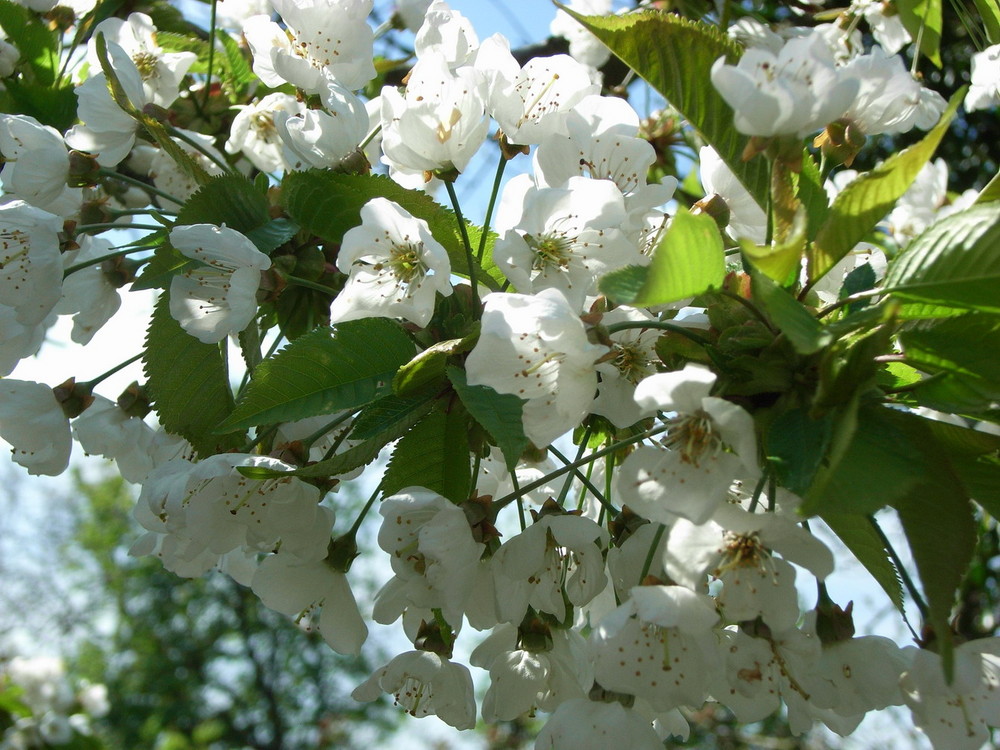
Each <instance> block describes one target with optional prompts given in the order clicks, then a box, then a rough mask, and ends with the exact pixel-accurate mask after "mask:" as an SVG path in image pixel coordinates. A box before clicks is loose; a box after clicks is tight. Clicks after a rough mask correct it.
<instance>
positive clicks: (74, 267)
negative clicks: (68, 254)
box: [63, 247, 150, 279]
mask: <svg viewBox="0 0 1000 750" xmlns="http://www.w3.org/2000/svg"><path fill="white" fill-rule="evenodd" d="M149 249H150V248H148V247H134V248H131V249H129V250H119V251H118V252H116V253H108V254H107V255H100V256H98V257H96V258H91V259H90V260H86V261H84V262H83V263H77V264H76V265H72V266H70V267H69V268H67V269H66V270H65V271H63V278H64V279H65V278H66V277H67V276H69V275H70V274H71V273H76V272H77V271H82V270H83V269H84V268H90V267H91V266H96V265H100V264H101V263H103V262H104V261H106V260H114V259H115V258H121V257H123V256H125V255H129V254H131V253H138V252H145V251H146V250H149Z"/></svg>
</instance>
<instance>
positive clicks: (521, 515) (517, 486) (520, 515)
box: [498, 469, 528, 531]
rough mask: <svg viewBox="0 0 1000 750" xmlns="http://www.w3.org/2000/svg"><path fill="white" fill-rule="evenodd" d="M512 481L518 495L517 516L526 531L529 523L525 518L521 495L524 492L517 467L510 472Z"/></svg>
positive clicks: (522, 528)
mask: <svg viewBox="0 0 1000 750" xmlns="http://www.w3.org/2000/svg"><path fill="white" fill-rule="evenodd" d="M510 483H511V484H512V485H513V486H514V493H515V494H516V495H517V518H518V520H519V521H520V522H521V531H524V530H525V528H527V526H528V524H527V523H526V521H525V518H524V505H523V504H522V503H521V495H522V494H523V493H522V492H521V486H520V484H519V483H518V481H517V470H516V469H515V470H514V471H512V472H511V473H510ZM498 510H499V508H498Z"/></svg>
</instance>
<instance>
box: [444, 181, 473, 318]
mask: <svg viewBox="0 0 1000 750" xmlns="http://www.w3.org/2000/svg"><path fill="white" fill-rule="evenodd" d="M444 186H445V188H446V189H447V190H448V198H450V199H451V207H452V208H454V209H455V218H456V219H457V221H458V231H459V233H461V235H462V244H463V245H465V257H466V259H467V260H468V263H469V285H470V286H471V287H472V314H473V317H474V318H475V319H476V320H478V319H479V317H480V314H481V312H482V311H481V310H480V304H479V283H478V282H477V281H476V266H478V265H479V264H478V263H476V259H475V257H474V256H473V254H472V243H471V242H470V241H469V229H468V227H467V226H466V224H465V217H463V216H462V207H461V206H460V205H459V203H458V195H457V194H456V193H455V186H454V184H452V183H451V182H450V181H448V180H445V183H444Z"/></svg>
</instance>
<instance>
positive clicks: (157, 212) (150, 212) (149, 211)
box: [109, 208, 177, 218]
mask: <svg viewBox="0 0 1000 750" xmlns="http://www.w3.org/2000/svg"><path fill="white" fill-rule="evenodd" d="M109 213H110V214H111V215H112V216H113V217H115V218H118V217H119V216H139V215H142V216H154V217H155V216H162V215H163V214H170V215H171V216H176V215H177V212H176V211H173V210H171V209H169V208H125V209H121V210H119V209H112V210H111V211H110V212H109Z"/></svg>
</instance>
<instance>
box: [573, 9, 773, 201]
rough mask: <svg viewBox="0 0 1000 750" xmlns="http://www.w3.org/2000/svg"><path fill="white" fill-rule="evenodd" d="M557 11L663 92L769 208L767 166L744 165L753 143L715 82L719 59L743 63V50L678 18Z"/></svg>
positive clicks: (712, 29) (715, 31) (714, 29)
mask: <svg viewBox="0 0 1000 750" xmlns="http://www.w3.org/2000/svg"><path fill="white" fill-rule="evenodd" d="M556 5H558V6H559V7H560V8H562V9H563V10H564V11H566V12H567V13H569V15H571V16H573V17H574V18H576V19H577V20H578V21H579V22H580V23H582V24H583V25H584V26H585V27H586V28H587V29H588V30H589V31H590V32H591V33H593V34H594V35H595V36H596V37H597V38H598V39H600V40H601V41H602V42H604V44H606V45H607V46H608V48H609V49H610V50H611V51H612V52H613V53H614V54H615V55H617V56H618V57H619V58H621V60H622V61H623V62H624V63H625V64H626V65H628V66H629V67H630V68H631V69H632V70H634V71H635V72H636V73H637V74H638V75H639V76H640V77H642V78H643V79H644V80H645V81H647V82H648V83H649V84H650V86H652V87H653V88H654V89H656V90H657V91H658V92H660V93H661V94H662V95H663V96H664V98H665V99H666V100H667V101H668V102H670V104H671V105H672V106H673V107H674V108H675V109H676V110H677V111H678V112H680V114H681V117H682V118H683V119H685V120H687V122H688V123H689V124H690V125H691V126H692V127H693V128H694V129H695V130H696V131H697V132H698V134H699V135H700V136H701V138H702V139H703V140H704V141H705V142H706V143H707V144H708V145H710V146H712V147H713V148H714V149H715V150H716V151H717V152H718V153H719V156H721V157H722V160H723V161H724V162H726V165H727V166H728V167H729V168H730V169H731V170H732V172H733V174H735V175H736V177H737V179H739V181H740V182H742V183H743V185H744V186H745V187H746V188H747V190H749V191H750V194H751V195H752V196H753V197H754V199H755V200H756V201H757V203H758V204H760V205H761V206H764V205H766V197H767V193H768V178H767V164H766V161H765V160H764V159H751V160H750V161H743V149H744V147H745V145H746V142H747V138H746V136H744V135H741V134H740V133H738V132H737V131H736V128H734V127H733V110H732V109H731V108H730V106H729V105H728V104H726V102H725V100H724V99H723V98H722V96H720V95H719V93H718V92H717V91H716V90H715V87H714V86H713V85H712V81H711V70H712V65H713V63H714V62H715V61H716V60H717V59H718V58H720V57H723V56H725V58H726V60H727V61H728V62H729V63H735V62H736V61H737V60H739V58H740V55H741V54H742V50H741V48H740V46H739V45H738V44H737V43H736V42H734V41H733V40H732V39H730V38H729V37H728V36H726V35H725V34H724V33H722V32H721V31H720V30H719V28H718V26H715V25H712V24H706V23H701V22H700V21H690V20H688V19H686V18H682V17H681V16H679V15H674V14H672V13H661V12H658V11H645V12H641V13H629V14H627V15H612V16H582V15H580V14H579V13H575V12H573V11H572V10H569V9H568V8H566V7H565V6H564V5H561V4H560V3H556Z"/></svg>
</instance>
